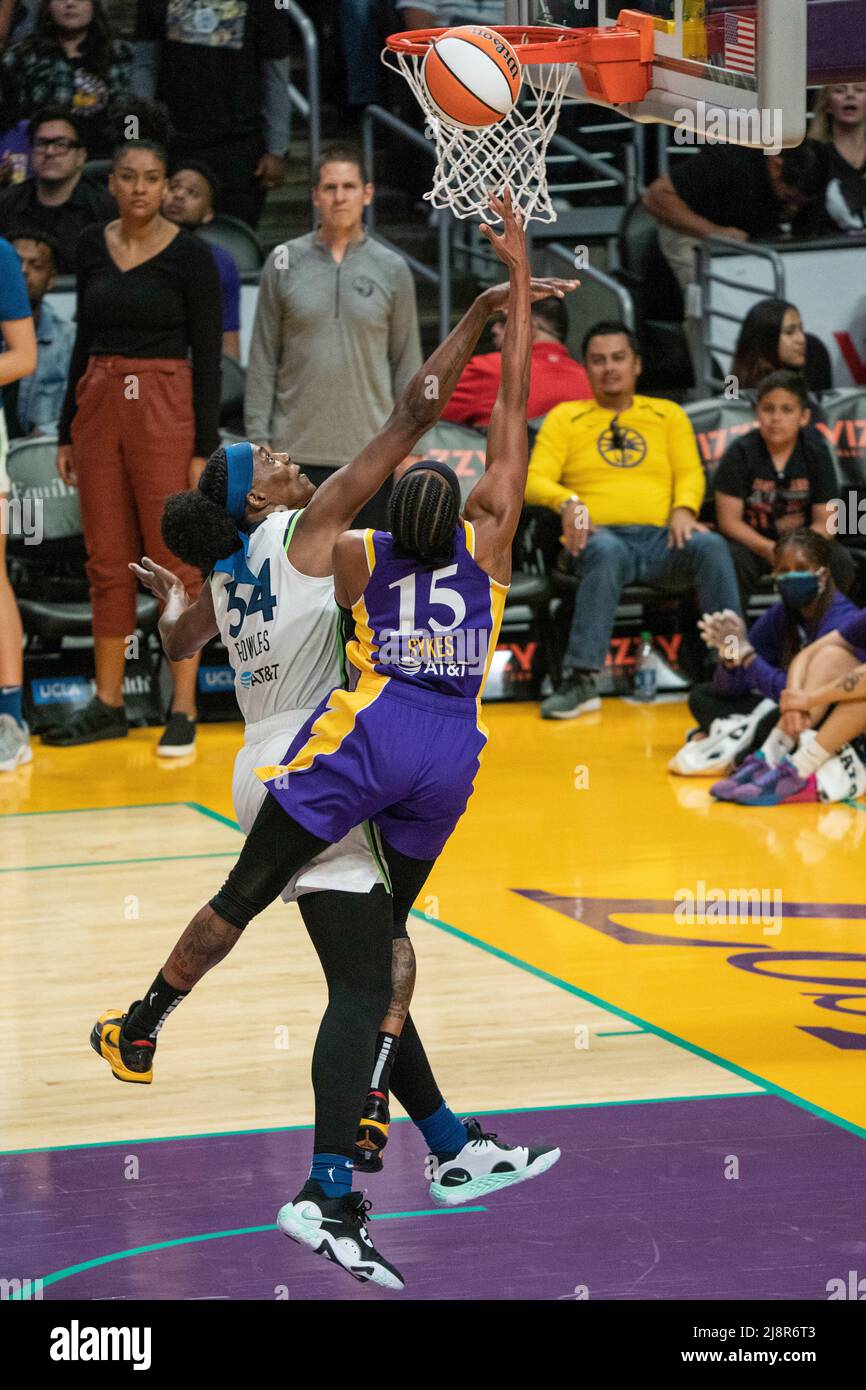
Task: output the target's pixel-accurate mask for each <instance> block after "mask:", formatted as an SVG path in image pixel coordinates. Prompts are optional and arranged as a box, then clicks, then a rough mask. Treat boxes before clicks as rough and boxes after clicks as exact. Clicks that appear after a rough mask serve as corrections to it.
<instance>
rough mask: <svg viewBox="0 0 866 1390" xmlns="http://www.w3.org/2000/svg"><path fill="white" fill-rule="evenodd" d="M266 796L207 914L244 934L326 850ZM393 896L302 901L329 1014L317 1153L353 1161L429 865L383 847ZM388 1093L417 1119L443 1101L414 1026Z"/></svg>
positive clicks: (318, 1064) (320, 1050)
mask: <svg viewBox="0 0 866 1390" xmlns="http://www.w3.org/2000/svg"><path fill="white" fill-rule="evenodd" d="M327 844H328V841H327V840H322V839H320V838H319V837H318V836H316V835H313V834H311V833H310V831H309V830H305V829H304V827H303V826H302V825H299V824H298V822H297V821H295V820H293V819H292V818H291V816H289V815H287V814H286V812H285V811H283V810H282V808H281V807H280V806H279V805H278V804H277V802H276V801H275V800H274V799H273V797H271V796H267V797H266V798H265V800H264V802H263V803H262V805H261V807H260V808H259V812H258V815H257V816H256V819H255V821H254V822H253V826H252V829H251V830H250V833H249V835H248V836H247V838H246V841H245V842H244V847H243V849H242V850H241V853H240V856H239V858H238V861H237V863H236V864H235V866H234V868H233V869H232V870H231V872H230V874H229V876H228V878H227V879H226V881H225V883H224V884H223V886H222V888H221V889H220V891H219V892H218V893H217V894H216V896H215V897H214V898H212V899H211V904H210V905H211V907H212V908H213V910H214V911H215V912H216V913H218V915H219V916H220V917H222V918H223V919H224V920H225V921H226V922H229V923H230V924H231V926H233V927H236V928H238V929H239V930H242V929H243V928H244V927H246V925H247V923H248V922H250V921H251V920H252V918H253V917H255V916H257V915H258V913H260V912H262V911H264V909H265V908H266V907H268V906H269V904H270V903H272V902H274V900H275V899H276V898H278V897H279V895H280V893H281V892H282V891H283V888H284V887H285V885H286V883H287V882H288V881H289V879H290V878H292V877H293V875H294V874H296V873H297V872H298V871H299V870H300V869H302V868H303V867H304V866H305V865H306V864H308V863H309V861H310V860H311V859H314V858H315V856H316V855H317V854H318V853H319V852H320V851H321V850H322V849H324V848H325V847H326V845H327ZM385 852H386V859H387V863H388V871H389V875H390V877H391V885H392V892H393V898H391V897H389V896H388V894H387V892H386V891H385V889H384V888H382V887H377V888H375V889H373V891H372V892H371V893H334V892H323V893H305V894H304V896H303V900H302V901H303V916H304V921H305V923H306V924H307V929H308V931H309V933H310V937H311V940H312V942H313V946H314V947H315V950H316V953H317V954H318V957H319V960H320V961H321V963H322V969H323V971H324V973H325V979H326V981H327V984H328V1007H327V1009H326V1010H325V1014H324V1017H323V1019H322V1023H321V1026H320V1029H319V1034H318V1037H317V1039H316V1046H315V1049H314V1052H313V1087H314V1090H315V1095H316V1131H315V1151H316V1152H317V1153H337V1154H343V1155H344V1156H345V1157H347V1158H351V1156H352V1153H353V1151H354V1143H355V1136H356V1134H357V1128H358V1120H359V1118H360V1115H361V1108H362V1106H363V1103H364V1099H365V1097H366V1094H367V1089H368V1087H369V1082H370V1077H371V1075H372V1070H373V1060H374V1053H375V1046H376V1038H377V1036H378V1031H379V1024H380V1023H381V1021H382V1019H383V1017H384V1016H385V1014H386V1012H387V1010H388V1005H389V1003H390V999H391V958H392V941H393V938H394V936H395V935H405V934H406V920H407V918H408V914H409V910H410V908H411V907H412V904H413V903H414V901H415V899H416V897H417V896H418V893H419V892H420V891H421V888H422V887H423V885H424V883H425V882H426V880H427V878H428V876H429V874H430V870H431V869H432V867H433V862H434V861H432V860H420V859H411V858H410V857H409V856H408V855H405V854H401V853H400V852H399V851H398V850H395V849H393V847H391V846H388V845H386V846H385ZM392 1089H393V1091H394V1094H395V1095H396V1096H397V1099H398V1100H399V1101H400V1103H401V1104H402V1105H403V1106H404V1107H405V1108H406V1110H407V1111H408V1113H409V1114H410V1115H411V1116H412V1118H413V1119H424V1118H426V1116H427V1115H430V1114H432V1113H433V1111H434V1110H437V1109H438V1107H439V1105H440V1104H441V1101H442V1097H441V1095H440V1093H439V1091H438V1088H437V1087H436V1083H435V1081H434V1080H433V1074H432V1072H431V1070H430V1064H429V1062H428V1061H427V1057H426V1054H425V1053H424V1049H423V1046H422V1044H421V1040H420V1038H419V1037H418V1034H417V1032H416V1030H415V1026H414V1024H413V1023H412V1022H411V1019H409V1018H407V1020H406V1026H405V1027H404V1032H403V1037H402V1039H401V1042H400V1050H399V1052H398V1054H397V1059H396V1061H395V1063H394V1071H393V1073H392Z"/></svg>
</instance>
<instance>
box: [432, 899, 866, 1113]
mask: <svg viewBox="0 0 866 1390" xmlns="http://www.w3.org/2000/svg"><path fill="white" fill-rule="evenodd" d="M411 915H412V916H413V917H417V918H418V920H419V921H421V922H429V924H430V925H431V926H434V927H438V928H439V930H440V931H444V932H447V934H448V935H449V936H455V937H457V939H458V940H459V941H465V942H467V943H468V944H469V945H470V946H477V947H478V949H479V950H481V951H487V952H488V954H489V955H491V956H496V957H497V958H498V959H499V960H504V961H506V962H507V963H508V964H509V965H515V966H517V969H518V970H525V971H526V972H527V974H529V975H534V976H535V977H536V979H538V980H544V981H545V982H546V983H547V984H549V985H556V987H557V988H558V989H564V990H565V991H566V993H567V994H573V995H575V997H576V998H578V999H584V1000H586V1002H587V1003H588V1004H595V1005H596V1006H597V1007H599V1008H602V1009H607V1010H608V1012H609V1013H612V1014H616V1015H617V1016H618V1017H619V1018H622V1019H624V1020H625V1022H626V1023H637V1024H639V1026H640V1027H641V1028H643V1029H644V1030H645V1031H646V1032H649V1033H655V1035H656V1037H659V1038H664V1040H665V1042H670V1043H673V1044H674V1045H675V1046H676V1047H681V1048H683V1049H684V1051H686V1052H691V1053H693V1055H694V1056H696V1057H701V1058H702V1059H703V1060H704V1061H705V1062H713V1063H714V1064H715V1065H716V1066H717V1067H721V1068H722V1070H723V1071H729V1072H731V1073H732V1074H733V1075H734V1076H741V1077H742V1078H743V1080H744V1081H751V1082H752V1084H753V1085H755V1086H760V1087H762V1088H763V1090H765V1091H766V1092H768V1094H770V1095H774V1096H779V1097H780V1099H782V1100H786V1101H788V1102H790V1104H791V1105H796V1106H798V1107H799V1109H801V1110H808V1111H809V1113H810V1114H812V1115H816V1116H817V1117H818V1118H819V1119H821V1120H827V1121H829V1123H830V1124H834V1125H837V1126H838V1127H839V1128H840V1129H847V1130H848V1132H849V1133H850V1134H856V1135H857V1137H858V1139H866V1129H864V1128H863V1127H862V1126H861V1125H855V1124H854V1122H853V1121H852V1120H844V1119H843V1118H842V1116H841V1115H834V1114H833V1112H832V1111H831V1110H825V1109H824V1108H823V1107H822V1106H820V1105H815V1104H814V1103H813V1102H812V1101H810V1100H805V1099H804V1098H803V1096H797V1095H795V1094H794V1092H793V1091H786V1090H785V1089H784V1087H782V1086H777V1085H776V1083H775V1082H774V1081H768V1080H767V1078H766V1077H765V1076H758V1074H757V1073H756V1072H752V1071H748V1070H747V1068H746V1067H741V1066H739V1064H738V1063H737V1062H729V1061H727V1059H726V1058H724V1057H720V1056H719V1055H718V1053H715V1052H710V1051H709V1050H708V1049H707V1048H705V1047H699V1046H698V1044H697V1043H690V1042H687V1041H686V1039H685V1038H681V1037H679V1035H678V1034H676V1033H671V1032H670V1031H669V1029H667V1028H661V1027H659V1026H658V1025H657V1024H655V1023H650V1021H649V1020H648V1019H645V1018H641V1017H640V1016H639V1015H638V1014H632V1013H629V1012H628V1010H627V1009H621V1008H620V1007H619V1006H618V1005H617V1004H611V1002H610V1000H608V999H602V998H600V997H599V995H597V994H590V993H589V991H588V990H585V989H579V988H578V987H577V985H572V984H569V982H568V981H567V980H560V979H559V977H558V976H557V975H551V974H550V972H549V971H547V970H541V969H539V967H538V966H537V965H530V964H529V962H528V961H525V960H521V959H520V958H519V956H512V955H511V954H510V953H509V952H508V951H502V950H500V948H499V947H498V946H491V945H490V944H489V943H488V942H486V941H482V940H480V938H479V937H476V936H470V935H469V933H468V932H464V931H461V930H460V929H459V927H452V926H450V925H449V923H448V922H440V921H439V919H438V918H437V917H428V915H427V914H426V913H425V912H419V911H418V909H417V908H415V907H413V908H412V912H411Z"/></svg>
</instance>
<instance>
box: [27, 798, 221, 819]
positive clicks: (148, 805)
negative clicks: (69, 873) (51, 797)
mask: <svg viewBox="0 0 866 1390" xmlns="http://www.w3.org/2000/svg"><path fill="white" fill-rule="evenodd" d="M155 806H190V807H192V808H193V809H194V810H196V811H201V810H203V809H204V808H203V807H201V806H196V805H195V802H193V801H135V802H131V803H129V802H128V803H127V804H126V805H124V806H67V807H66V808H65V809H63V808H61V809H60V810H55V811H4V812H3V814H2V816H0V819H2V820H18V819H20V818H21V817H22V816H87V815H92V814H93V813H94V812H95V811H150V810H151V809H152V808H153V807H155ZM206 814H209V815H215V814H216V812H214V811H211V812H207V813H206ZM232 824H233V822H232Z"/></svg>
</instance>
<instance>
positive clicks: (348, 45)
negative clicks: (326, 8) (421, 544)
mask: <svg viewBox="0 0 866 1390" xmlns="http://www.w3.org/2000/svg"><path fill="white" fill-rule="evenodd" d="M340 9H341V12H342V14H341V18H342V35H341V37H342V41H343V56H344V58H345V60H346V88H347V91H346V99H347V101H348V103H349V105H350V106H372V105H374V104H375V103H377V102H381V100H382V93H383V90H384V87H383V73H384V68H383V67H382V64H381V62H380V58H379V55H380V53H381V51H382V48H383V47H384V39H383V37H382V25H381V22H380V17H379V9H380V7H379V0H340ZM390 27H391V28H392V29H393V28H394V26H393V25H392V26H390ZM401 28H402V29H405V28H406V25H405V24H403V25H399V24H398V25H397V28H396V29H395V30H394V32H397V30H399V29H401Z"/></svg>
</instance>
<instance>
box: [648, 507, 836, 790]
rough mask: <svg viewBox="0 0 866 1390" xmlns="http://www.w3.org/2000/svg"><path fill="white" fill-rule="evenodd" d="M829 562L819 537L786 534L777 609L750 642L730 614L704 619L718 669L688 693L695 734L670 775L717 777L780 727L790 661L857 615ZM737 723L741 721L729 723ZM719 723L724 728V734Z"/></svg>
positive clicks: (778, 566)
mask: <svg viewBox="0 0 866 1390" xmlns="http://www.w3.org/2000/svg"><path fill="white" fill-rule="evenodd" d="M830 554H831V546H830V542H829V541H828V540H827V539H826V537H824V536H820V535H818V533H817V531H810V530H808V529H806V528H801V529H800V530H797V531H792V532H791V534H790V535H788V536H786V537H785V538H784V540H780V541H777V542H776V545H775V549H774V555H773V578H774V579H775V581H776V587H777V589H778V590H779V594H780V601H779V602H778V603H774V604H773V605H772V607H771V608H767V609H766V610H765V611H764V612H763V613H762V614H761V616H760V618H758V620H757V622H756V623H754V624H753V625H752V627H751V628H750V629H749V631H748V634H747V632H746V625H745V623H744V622H743V619H742V618H740V617H739V616H738V615H737V614H735V613H727V614H712V615H710V616H709V617H708V618H704V619H703V621H702V623H701V629H702V631H703V632H704V635H705V640H706V641H707V643H708V645H709V646H711V647H714V648H715V649H716V650H717V651H718V654H719V661H718V665H717V666H716V668H715V670H714V672H713V678H712V680H711V681H709V682H708V683H706V684H704V685H696V686H693V687H692V689H691V691H690V692H689V697H688V699H689V709H690V710H691V712H692V714H693V715H694V717H695V719H696V720H697V722H698V729H697V731H695V732H694V733H693V734H692V735H691V737H690V738H689V740H688V741H687V742H686V744H685V746H684V748H682V749H680V752H679V753H678V754H677V755H676V757H675V758H674V759H673V761H672V763H671V764H670V770H671V771H672V772H678V773H682V774H684V775H696V774H700V773H706V772H715V773H716V774H718V773H719V772H724V771H725V770H726V769H727V767H728V766H729V765H730V763H731V762H732V761H733V760H734V757H735V756H736V757H737V760H738V761H739V760H740V758H741V757H742V756H744V755H747V754H748V753H749V752H750V751H751V750H752V749H753V748H758V747H760V746H761V744H762V743H763V742H764V739H765V737H766V735H767V734H768V733H769V732H770V729H771V728H773V727H774V726H775V724H776V722H777V721H778V717H779V710H778V704H779V698H780V696H781V693H782V691H783V690H784V689H785V685H786V682H787V679H788V668H789V666H790V665H791V662H792V661H793V660H794V657H795V656H796V655H797V653H798V652H799V651H801V650H802V649H803V648H804V647H806V646H808V645H809V644H810V643H812V642H815V641H817V640H818V638H820V637H823V636H825V634H826V633H828V632H833V631H834V629H836V628H839V627H842V626H843V625H844V624H845V623H846V622H848V621H849V620H850V619H852V618H854V617H855V616H856V615H857V613H858V611H859V610H858V609H857V607H856V606H855V605H854V604H853V603H852V602H851V600H850V599H848V598H846V597H845V596H844V594H840V593H839V591H838V590H837V588H836V586H835V584H834V583H833V579H832V576H831V574H830ZM738 715H739V716H744V717H743V718H742V719H741V720H740V721H739V722H736V723H735V718H734V717H735V716H738ZM718 720H724V721H726V723H725V726H724V728H720V727H719V726H718V725H717V724H716V721H718ZM714 725H716V727H715V729H714Z"/></svg>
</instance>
